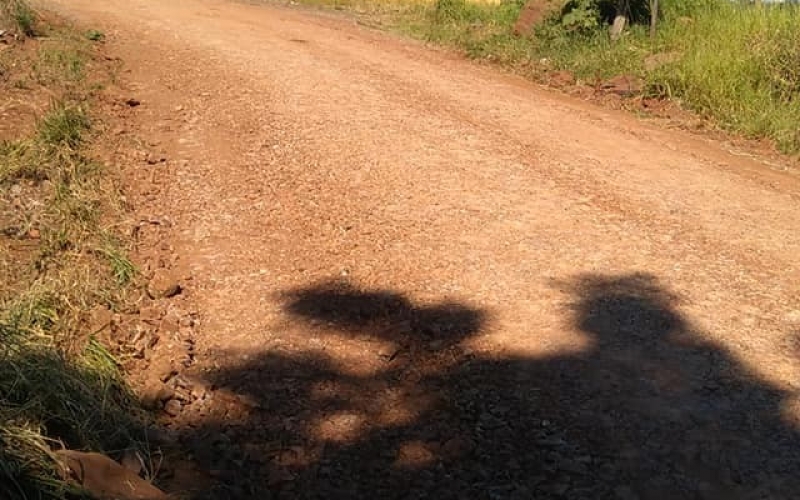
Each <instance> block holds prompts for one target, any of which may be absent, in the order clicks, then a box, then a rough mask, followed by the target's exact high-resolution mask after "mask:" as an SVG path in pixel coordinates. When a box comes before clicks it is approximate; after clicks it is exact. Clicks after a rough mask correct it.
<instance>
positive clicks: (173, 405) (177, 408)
mask: <svg viewBox="0 0 800 500" xmlns="http://www.w3.org/2000/svg"><path fill="white" fill-rule="evenodd" d="M182 409H183V406H181V402H180V401H178V400H177V399H170V400H169V401H167V403H166V404H165V405H164V413H166V414H167V415H169V416H170V417H177V416H178V415H180V413H181V410H182Z"/></svg>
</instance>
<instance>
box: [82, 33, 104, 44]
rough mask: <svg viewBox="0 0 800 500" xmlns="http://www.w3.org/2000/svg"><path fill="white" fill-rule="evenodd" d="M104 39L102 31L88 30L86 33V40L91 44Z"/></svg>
mask: <svg viewBox="0 0 800 500" xmlns="http://www.w3.org/2000/svg"><path fill="white" fill-rule="evenodd" d="M105 38H106V36H105V35H104V34H103V32H102V31H97V30H89V31H87V32H86V39H87V40H90V41H92V42H102V41H103V40H105Z"/></svg>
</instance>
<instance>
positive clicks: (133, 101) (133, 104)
mask: <svg viewBox="0 0 800 500" xmlns="http://www.w3.org/2000/svg"><path fill="white" fill-rule="evenodd" d="M125 104H127V105H128V106H130V107H131V108H135V107H137V106H139V105H140V104H142V101H140V100H139V99H134V98H132V97H131V98H129V99H126V100H125Z"/></svg>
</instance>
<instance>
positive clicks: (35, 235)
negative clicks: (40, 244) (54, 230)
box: [28, 229, 42, 240]
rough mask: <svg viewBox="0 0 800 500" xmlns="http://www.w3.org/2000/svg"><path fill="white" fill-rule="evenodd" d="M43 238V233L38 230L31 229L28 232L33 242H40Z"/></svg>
mask: <svg viewBox="0 0 800 500" xmlns="http://www.w3.org/2000/svg"><path fill="white" fill-rule="evenodd" d="M41 237H42V233H41V232H40V231H39V230H38V229H31V230H30V231H28V238H30V239H32V240H38V239H39V238H41Z"/></svg>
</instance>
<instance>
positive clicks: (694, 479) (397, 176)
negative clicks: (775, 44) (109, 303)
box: [47, 0, 800, 500]
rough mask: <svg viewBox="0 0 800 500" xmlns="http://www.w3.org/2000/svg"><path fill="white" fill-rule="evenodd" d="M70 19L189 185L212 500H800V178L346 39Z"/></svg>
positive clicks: (178, 217)
mask: <svg viewBox="0 0 800 500" xmlns="http://www.w3.org/2000/svg"><path fill="white" fill-rule="evenodd" d="M47 3H48V4H49V5H53V6H56V7H57V8H59V9H60V10H61V11H62V12H66V13H68V14H69V15H72V16H74V17H75V18H77V19H79V20H81V21H84V22H87V23H90V24H92V25H94V26H98V27H100V28H101V29H103V30H105V31H106V33H107V35H108V37H109V41H110V43H111V44H112V45H113V46H116V47H118V51H119V53H120V55H121V57H122V58H123V59H124V61H125V64H126V67H127V68H128V70H129V71H128V72H127V73H124V74H123V75H122V76H121V78H122V79H123V80H125V81H127V82H128V83H129V85H130V88H131V92H132V93H133V94H135V97H137V98H138V99H141V101H142V106H140V109H139V110H137V113H139V114H140V115H139V123H140V126H141V133H142V134H144V135H145V136H146V137H148V138H149V141H150V143H149V145H148V147H151V148H153V149H154V150H158V151H163V153H164V156H165V158H166V159H167V161H166V163H165V164H162V165H160V166H159V165H156V166H146V165H143V166H142V169H164V172H166V174H164V175H166V177H165V178H167V179H169V182H168V183H167V184H165V185H159V186H155V187H153V188H152V193H151V196H150V197H149V198H147V197H145V199H146V200H150V201H149V203H145V204H144V205H143V206H140V207H139V210H140V211H141V212H143V213H149V214H151V215H153V216H159V217H167V218H168V219H169V220H171V221H172V222H173V224H174V225H173V227H174V235H173V239H172V240H171V241H169V242H165V243H164V248H168V249H169V252H168V256H167V257H166V258H165V259H164V260H163V261H162V262H160V264H159V265H163V266H167V267H169V266H173V267H174V268H175V269H179V270H180V271H181V272H183V273H184V274H186V275H188V276H190V277H191V279H190V280H187V281H186V282H185V283H184V287H185V289H186V294H187V296H188V297H189V298H190V299H191V300H192V301H193V302H194V303H195V304H196V307H197V309H198V311H199V313H200V317H201V321H200V323H199V327H198V331H197V338H196V348H195V349H196V359H197V364H196V366H195V367H193V370H194V371H195V372H196V373H199V374H201V375H202V377H203V378H205V380H207V381H208V383H209V384H210V385H211V386H213V387H214V388H215V390H218V391H220V394H223V393H225V394H232V395H234V396H235V397H233V398H230V397H228V398H227V399H226V398H223V397H222V396H219V397H212V396H209V397H208V398H206V400H204V401H203V402H202V404H201V403H196V404H192V405H186V406H185V407H184V409H183V413H182V414H181V416H180V417H179V418H178V419H177V420H176V422H180V425H181V426H183V427H182V429H183V430H184V433H185V435H184V442H185V443H186V445H187V446H189V447H191V450H192V458H193V460H195V461H196V462H197V463H200V464H201V465H202V467H203V468H204V470H208V471H213V476H214V477H215V478H216V479H217V480H219V482H220V483H222V485H221V486H218V488H221V489H218V490H211V492H209V491H206V496H211V497H216V498H229V497H242V498H266V497H268V496H269V495H275V496H276V497H278V498H317V497H320V498H321V497H325V498H331V497H334V498H437V499H438V498H476V499H478V498H481V499H482V498H515V499H517V498H518V499H523V498H570V499H579V498H586V499H598V498H615V499H620V500H623V499H636V498H641V499H656V498H659V499H661V498H669V499H673V498H675V499H678V498H680V499H685V498H702V499H711V498H773V499H774V498H798V497H799V496H800V474H798V473H799V472H800V430H799V429H798V417H800V399H798V388H799V387H800V386H799V384H800V378H799V377H798V375H800V369H799V368H798V360H797V357H798V340H797V339H798V333H800V237H798V230H800V201H799V200H800V182H798V179H797V176H795V175H792V174H790V173H784V172H778V171H775V170H770V169H768V168H767V167H764V166H762V165H759V164H757V163H756V162H754V161H750V160H747V159H746V158H744V157H741V156H734V155H731V154H728V153H726V152H725V151H724V150H723V149H722V148H721V147H720V146H719V145H715V144H711V143H708V142H706V141H703V140H700V139H698V138H693V137H691V136H690V135H688V134H684V133H680V132H675V131H665V130H659V129H657V128H655V127H654V126H651V125H648V124H646V123H644V122H642V121H638V120H636V119H635V118H632V117H629V116H625V115H621V114H617V113H615V112H609V111H604V110H601V109H598V108H595V107H593V106H591V105H589V104H586V103H582V102H577V101H573V100H571V99H568V98H565V97H561V96H558V95H556V94H554V93H551V92H548V91H546V90H543V89H540V88H537V87H535V86H533V85H531V84H529V83H526V82H525V81H522V80H520V79H517V78H514V77H509V76H503V75H500V74H498V73H496V72H494V71H492V70H491V69H488V68H482V67H477V66H476V65H473V64H471V63H469V62H466V61H463V60H461V59H460V58H458V57H456V56H454V55H450V54H447V53H444V52H442V51H435V50H431V49H428V48H424V47H423V46H421V45H420V44H418V43H415V42H409V41H403V40H398V39H396V38H394V37H392V36H389V35H385V34H381V33H376V32H373V31H369V30H367V29H364V28H361V27H359V26H357V25H356V24H355V23H354V22H352V21H348V20H346V19H343V18H335V17H331V16H326V15H322V14H319V13H316V14H315V13H311V12H306V11H301V10H291V9H288V8H282V7H268V6H255V5H244V4H239V3H232V2H226V1H221V0H170V1H169V2H164V1H157V0H124V1H123V0H105V1H103V2H97V1H95V0H50V1H48V2H47ZM115 50H116V49H115ZM139 189H140V190H141V189H144V190H145V191H146V190H147V189H150V188H146V189H145V188H141V187H139ZM231 401H234V402H231ZM226 405H227V406H226ZM234 407H237V408H234Z"/></svg>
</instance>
